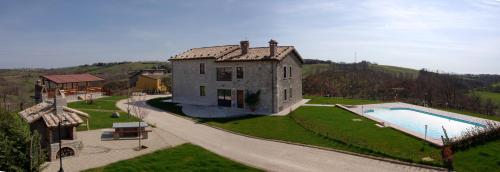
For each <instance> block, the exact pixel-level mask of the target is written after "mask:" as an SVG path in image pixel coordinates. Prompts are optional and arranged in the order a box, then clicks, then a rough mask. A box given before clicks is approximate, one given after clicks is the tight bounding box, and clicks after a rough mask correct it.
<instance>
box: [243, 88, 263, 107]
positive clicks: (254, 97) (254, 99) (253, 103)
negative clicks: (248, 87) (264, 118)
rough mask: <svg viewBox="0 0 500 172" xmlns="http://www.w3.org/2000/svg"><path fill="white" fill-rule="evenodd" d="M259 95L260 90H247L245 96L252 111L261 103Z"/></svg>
mask: <svg viewBox="0 0 500 172" xmlns="http://www.w3.org/2000/svg"><path fill="white" fill-rule="evenodd" d="M259 97H260V90H258V91H257V92H255V93H252V92H250V91H247V94H246V96H245V102H246V103H247V104H248V106H249V107H250V110H251V111H252V112H255V110H256V108H257V104H259Z"/></svg>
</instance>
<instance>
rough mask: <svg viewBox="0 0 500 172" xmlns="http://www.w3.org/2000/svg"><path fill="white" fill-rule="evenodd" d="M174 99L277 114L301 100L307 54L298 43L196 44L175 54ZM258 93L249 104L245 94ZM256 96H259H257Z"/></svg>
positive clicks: (244, 110) (188, 102) (173, 58)
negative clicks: (303, 52)
mask: <svg viewBox="0 0 500 172" xmlns="http://www.w3.org/2000/svg"><path fill="white" fill-rule="evenodd" d="M170 61H171V62H172V101H173V102H175V103H184V104H192V105H204V106H219V107H221V108H227V109H228V110H238V111H242V112H249V113H250V112H253V113H259V114H272V113H278V112H280V111H282V110H285V109H286V108H288V107H291V106H293V105H294V104H296V103H299V102H301V100H302V72H301V71H302V70H301V68H302V64H303V60H302V57H301V56H300V55H299V53H298V52H297V50H296V49H295V48H294V47H293V46H278V42H276V41H274V40H271V41H269V47H250V43H249V41H241V42H240V45H222V46H212V47H202V48H193V49H190V50H188V51H186V52H183V53H181V54H178V55H176V56H174V57H172V58H170ZM257 92H259V93H260V94H259V96H258V102H257V104H256V105H254V106H253V107H250V106H248V103H247V101H246V96H249V95H252V94H253V95H255V94H256V93H257ZM254 97H255V96H254Z"/></svg>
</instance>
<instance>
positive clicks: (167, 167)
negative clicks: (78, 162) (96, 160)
mask: <svg viewBox="0 0 500 172" xmlns="http://www.w3.org/2000/svg"><path fill="white" fill-rule="evenodd" d="M105 171H109V172H113V171H116V172H127V171H261V170H258V169H255V168H252V167H248V166H245V165H243V164H240V163H237V162H234V161H231V160H229V159H226V158H224V157H222V156H219V155H217V154H214V153H212V152H209V151H207V150H205V149H203V148H201V147H199V146H195V145H192V144H183V145H180V146H176V147H173V148H169V149H164V150H159V151H156V152H153V153H151V154H147V155H143V156H139V157H136V158H133V159H129V160H123V161H119V162H116V163H112V164H110V165H107V166H104V167H99V168H94V169H89V170H86V172H105Z"/></svg>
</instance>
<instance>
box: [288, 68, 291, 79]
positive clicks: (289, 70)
mask: <svg viewBox="0 0 500 172" xmlns="http://www.w3.org/2000/svg"><path fill="white" fill-rule="evenodd" d="M288 72H290V74H289V76H288V77H290V78H292V66H290V68H288Z"/></svg>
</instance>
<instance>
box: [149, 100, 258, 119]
mask: <svg viewBox="0 0 500 172" xmlns="http://www.w3.org/2000/svg"><path fill="white" fill-rule="evenodd" d="M170 99H171V97H161V98H155V99H151V100H148V101H147V102H146V103H147V104H148V105H150V106H153V107H155V108H158V109H161V110H164V111H167V112H171V113H175V114H177V115H181V116H185V117H189V118H191V119H194V120H195V121H196V123H198V124H200V123H208V122H216V123H230V122H234V121H238V120H244V119H251V118H258V117H262V115H250V114H249V115H245V116H239V117H231V118H199V117H191V116H188V115H186V114H185V113H184V112H182V107H181V106H177V104H178V103H172V102H168V101H166V100H170Z"/></svg>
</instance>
